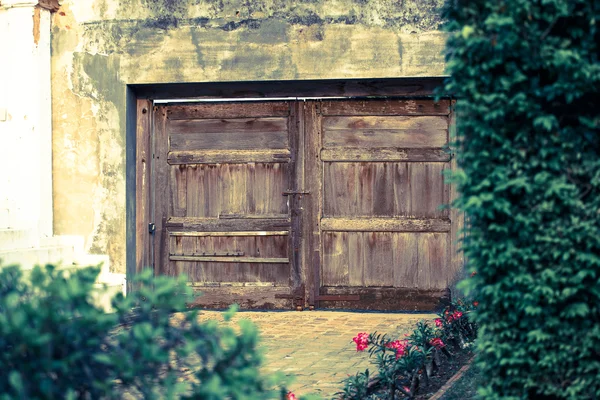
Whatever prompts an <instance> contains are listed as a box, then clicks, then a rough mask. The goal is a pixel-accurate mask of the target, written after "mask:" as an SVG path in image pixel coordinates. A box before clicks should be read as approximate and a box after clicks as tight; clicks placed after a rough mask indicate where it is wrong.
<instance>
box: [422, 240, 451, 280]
mask: <svg viewBox="0 0 600 400" xmlns="http://www.w3.org/2000/svg"><path fill="white" fill-rule="evenodd" d="M446 236H447V234H441V233H421V234H419V237H418V254H419V256H418V258H419V273H418V278H417V279H418V287H419V288H424V289H443V288H446V287H447V271H448V263H447V256H448V250H447V237H446Z"/></svg>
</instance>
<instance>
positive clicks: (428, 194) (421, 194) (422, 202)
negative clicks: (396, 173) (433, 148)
mask: <svg viewBox="0 0 600 400" xmlns="http://www.w3.org/2000/svg"><path fill="white" fill-rule="evenodd" d="M443 169H444V164H439V163H411V164H409V171H410V197H411V210H410V215H411V216H413V217H417V218H447V217H448V210H447V208H441V206H443V205H444V202H445V200H446V199H445V197H446V191H445V185H444V178H443V176H442V171H443Z"/></svg>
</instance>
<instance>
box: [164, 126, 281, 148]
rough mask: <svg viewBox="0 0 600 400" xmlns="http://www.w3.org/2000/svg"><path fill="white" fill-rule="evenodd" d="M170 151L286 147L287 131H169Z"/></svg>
mask: <svg viewBox="0 0 600 400" xmlns="http://www.w3.org/2000/svg"><path fill="white" fill-rule="evenodd" d="M170 145H171V146H170V148H169V150H171V151H179V150H181V151H194V150H255V149H287V148H288V146H289V143H288V135H287V131H277V132H269V131H267V132H245V133H242V132H231V131H227V130H223V131H222V132H190V133H171V134H170Z"/></svg>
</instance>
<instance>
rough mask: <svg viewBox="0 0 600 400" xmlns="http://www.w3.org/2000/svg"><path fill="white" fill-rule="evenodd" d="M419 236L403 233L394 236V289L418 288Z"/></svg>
mask: <svg viewBox="0 0 600 400" xmlns="http://www.w3.org/2000/svg"><path fill="white" fill-rule="evenodd" d="M417 235H418V234H415V233H403V232H397V233H394V234H393V241H394V246H393V250H394V287H404V288H414V287H417V286H418V272H419V269H418V268H419V266H418V261H419V254H418V240H417Z"/></svg>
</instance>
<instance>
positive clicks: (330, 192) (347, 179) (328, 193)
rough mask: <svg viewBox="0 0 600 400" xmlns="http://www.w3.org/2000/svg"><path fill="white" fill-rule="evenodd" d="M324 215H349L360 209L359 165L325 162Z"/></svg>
mask: <svg viewBox="0 0 600 400" xmlns="http://www.w3.org/2000/svg"><path fill="white" fill-rule="evenodd" d="M323 168H324V179H323V215H326V216H349V215H356V213H357V211H358V202H359V198H358V186H359V185H360V184H361V183H360V181H359V178H358V169H359V168H358V165H357V164H356V163H324V165H323Z"/></svg>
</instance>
